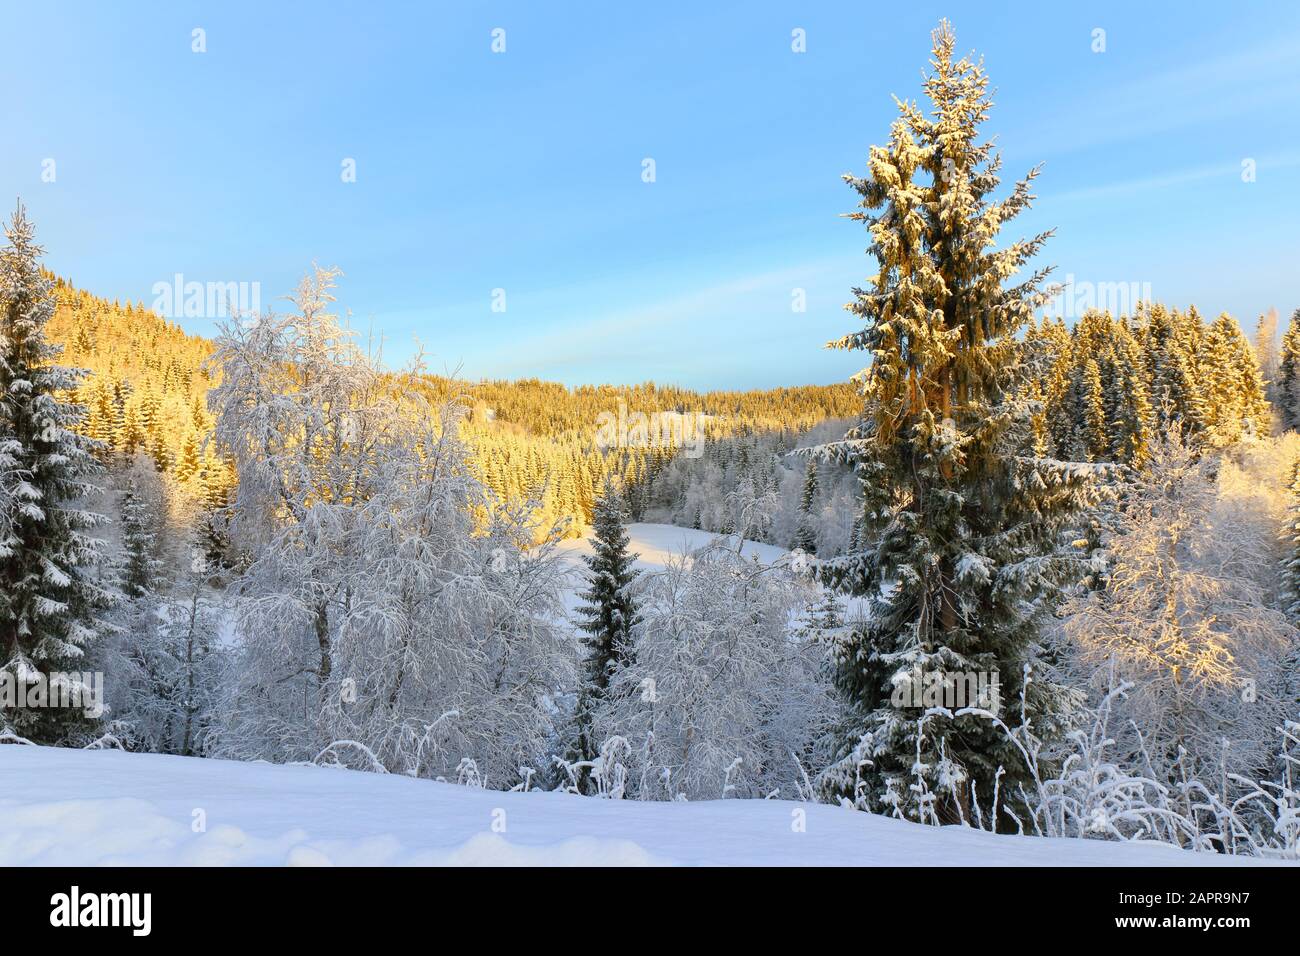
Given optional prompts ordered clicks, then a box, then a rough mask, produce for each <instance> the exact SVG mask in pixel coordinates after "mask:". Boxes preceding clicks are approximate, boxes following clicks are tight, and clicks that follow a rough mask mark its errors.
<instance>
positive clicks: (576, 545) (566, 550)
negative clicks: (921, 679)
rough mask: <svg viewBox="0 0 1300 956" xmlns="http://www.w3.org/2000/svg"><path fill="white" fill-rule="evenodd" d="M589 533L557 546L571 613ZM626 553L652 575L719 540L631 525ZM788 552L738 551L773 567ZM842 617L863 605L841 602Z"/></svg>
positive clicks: (766, 548)
mask: <svg viewBox="0 0 1300 956" xmlns="http://www.w3.org/2000/svg"><path fill="white" fill-rule="evenodd" d="M590 533H591V529H590V528H587V529H585V534H584V536H583V537H581V538H568V539H566V540H565V541H562V542H560V544H559V548H558V550H559V552H560V555H561V558H562V560H563V561H564V563H565V564H567V565H568V567H569V569H570V574H569V579H570V585H569V587H568V588H567V589H566V590H565V595H564V603H565V607H566V608H567V609H568V610H569V611H570V612H572V610H573V609H574V608H575V607H576V606H577V605H578V603H579V599H578V593H579V592H581V591H582V590H584V589H585V587H586V584H585V581H584V579H583V575H584V573H585V572H586V569H587V566H586V564H585V563H584V562H583V561H582V559H583V558H584V557H587V556H589V555H590V554H591V553H592V551H593V548H592V546H591V541H590V540H589V539H588V538H587V537H586V535H588V534H590ZM627 536H628V551H629V552H631V553H632V554H635V555H637V559H636V561H635V562H634V564H635V566H636V567H638V568H640V569H641V570H642V571H646V572H650V573H653V572H655V571H662V570H663V569H664V568H665V567H667V566H668V561H669V559H670V558H673V557H681V556H682V555H686V554H690V553H691V552H693V551H698V550H699V549H700V548H703V547H705V546H706V545H708V544H709V543H710V542H711V541H715V540H718V539H719V538H720V537H721V536H720V535H717V534H714V533H713V532H711V531H699V530H697V529H695V528H683V527H680V526H679V525H675V524H655V523H653V522H634V523H632V524H629V525H628V526H627ZM725 540H726V541H727V542H728V546H729V547H732V548H734V547H735V546H736V538H735V537H734V536H732V537H729V538H726V539H725ZM789 553H790V552H788V551H787V550H786V549H785V548H778V547H777V546H776V545H773V544H763V543H761V542H758V541H749V540H746V541H745V543H744V546H743V547H742V548H741V554H742V555H743V556H744V557H746V558H751V559H756V560H758V561H759V562H761V563H762V564H775V563H777V562H778V561H781V560H782V559H784V558H785V557H786V556H787V555H788V554H789ZM841 603H842V606H843V608H844V613H845V614H846V615H847V616H850V617H852V616H854V615H857V614H864V613H866V602H865V601H863V600H859V599H856V598H847V599H842V602H841Z"/></svg>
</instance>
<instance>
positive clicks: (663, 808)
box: [0, 745, 1253, 867]
mask: <svg viewBox="0 0 1300 956" xmlns="http://www.w3.org/2000/svg"><path fill="white" fill-rule="evenodd" d="M801 813H803V814H806V831H805V832H797V828H796V826H795V825H794V824H795V823H796V822H797V819H798V817H799V815H800V814H801ZM200 821H201V822H202V823H203V824H204V825H203V826H202V827H200V826H199V822H200ZM196 830H199V831H200V832H196ZM1233 862H1238V863H1249V862H1253V861H1248V860H1234V859H1233V858H1229V857H1224V856H1220V855H1217V854H1212V853H1200V854H1197V853H1189V852H1184V851H1181V850H1177V849H1173V848H1170V847H1161V846H1154V845H1135V844H1116V843H1105V842H1101V841H1092V840H1044V839H1037V838H1033V837H1014V836H995V835H992V834H988V833H981V832H978V831H975V830H970V829H962V828H957V827H945V828H942V829H938V828H933V827H924V826H920V825H917V824H912V823H904V822H902V821H899V820H890V819H886V818H884V817H877V816H871V815H869V814H865V813H857V812H853V811H849V810H844V809H840V808H837V807H831V806H823V805H816V804H800V803H792V802H789V801H783V800H766V801H760V800H725V801H723V800H714V801H708V802H701V803H636V802H629V801H609V800H597V799H594V798H589V797H578V796H572V795H569V794H562V793H543V792H536V791H534V792H532V793H501V792H497V791H491V790H476V789H470V788H468V787H460V786H456V785H455V784H447V783H437V782H433V781H429V780H414V779H410V778H407V777H398V776H385V775H380V774H370V773H361V772H357V771H351V770H339V769H325V768H320V767H304V766H275V765H272V764H265V763H236V762H231V761H225V760H205V759H198V758H193V757H169V756H161V755H156V754H129V753H122V752H120V751H86V750H63V749H57V748H50V747H31V746H21V745H0V867H4V866H13V865H21V864H30V865H73V866H81V865H286V864H287V865H329V864H339V865H386V864H415V865H439V864H451V865H457V864H461V865H469V864H473V865H494V864H495V865H642V864H702V865H709V864H716V865H856V866H864V865H865V866H871V865H882V864H892V865H912V866H940V865H949V864H962V865H976V866H999V865H1045V866H1050V865H1086V866H1130V865H1153V866H1166V865H1171V866H1177V865H1198V864H1200V865H1214V864H1230V863H1233Z"/></svg>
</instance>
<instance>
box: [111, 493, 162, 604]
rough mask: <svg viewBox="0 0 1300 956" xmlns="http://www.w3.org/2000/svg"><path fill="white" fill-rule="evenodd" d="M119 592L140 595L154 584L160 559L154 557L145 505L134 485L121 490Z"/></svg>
mask: <svg viewBox="0 0 1300 956" xmlns="http://www.w3.org/2000/svg"><path fill="white" fill-rule="evenodd" d="M121 519H122V593H123V594H125V595H126V596H127V597H129V598H132V599H138V598H142V597H144V596H145V595H146V594H147V593H149V592H150V591H152V590H153V589H154V587H155V582H156V578H157V577H158V571H159V568H160V562H159V561H158V559H157V558H155V557H154V550H155V540H156V536H155V534H154V529H153V523H152V520H151V516H150V513H149V507H148V505H147V504H146V503H145V501H144V499H143V498H142V496H141V494H140V490H139V488H137V487H134V486H133V487H128V488H127V489H126V490H125V491H123V492H122V500H121Z"/></svg>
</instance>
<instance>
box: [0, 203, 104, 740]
mask: <svg viewBox="0 0 1300 956" xmlns="http://www.w3.org/2000/svg"><path fill="white" fill-rule="evenodd" d="M5 235H6V236H7V237H8V240H9V244H8V245H7V246H6V247H5V248H4V249H3V250H0V444H3V446H4V447H5V448H6V449H8V454H9V457H11V459H12V465H11V469H12V474H13V475H14V476H15V477H16V479H17V480H16V483H15V484H14V486H13V496H14V499H15V500H14V506H13V509H12V515H11V518H10V521H9V525H8V527H7V528H6V529H5V530H6V534H5V536H4V538H3V540H0V657H3V659H4V660H5V662H6V663H5V664H4V665H3V668H4V670H6V671H8V672H10V673H12V674H13V675H14V678H15V680H16V682H17V683H19V684H23V685H28V684H35V683H37V682H38V681H41V682H44V683H46V684H48V675H50V674H66V675H69V677H68V679H67V681H66V683H61V686H60V687H59V688H57V690H59V691H60V693H61V694H62V693H66V694H67V695H68V696H66V697H63V696H60V703H62V704H64V706H49V705H52V704H54V703H55V701H54V700H53V699H51V700H48V701H47V706H44V707H31V708H28V707H15V708H12V709H9V708H6V709H5V710H4V711H3V713H2V714H0V723H7V724H9V725H10V726H11V727H12V728H13V729H14V731H15V732H16V733H18V734H20V735H21V736H24V737H27V738H29V739H31V740H35V741H37V742H39V743H65V742H70V741H72V740H74V739H75V738H76V737H77V736H78V734H80V733H84V732H86V731H88V730H89V729H90V727H91V725H92V723H93V721H92V719H91V718H90V716H89V715H88V713H87V711H86V710H85V709H84V708H83V707H72V706H66V705H67V704H68V703H70V702H76V701H78V700H81V701H83V702H85V703H86V705H87V706H91V704H90V702H89V700H88V699H87V698H85V697H83V696H81V695H84V694H85V693H87V691H88V689H87V688H86V687H85V686H84V684H82V682H81V681H79V680H77V679H76V678H75V677H74V676H72V675H75V674H76V673H79V672H84V671H87V670H90V669H91V668H90V666H89V665H88V660H89V658H88V652H90V651H91V650H92V649H93V647H94V645H95V643H96V640H97V637H98V634H99V631H98V628H97V625H96V622H95V613H96V611H97V610H100V609H103V608H105V607H107V606H108V605H109V604H110V603H111V602H112V596H111V594H110V592H108V591H107V590H106V589H104V588H102V587H101V586H100V585H99V584H98V583H97V582H96V581H95V580H94V579H93V578H92V576H91V573H90V572H91V569H92V568H93V566H94V565H96V564H97V563H98V561H99V559H100V542H99V541H98V540H97V539H96V538H94V537H92V536H91V535H90V534H89V533H88V532H89V531H90V529H91V528H93V527H95V526H96V525H97V524H99V523H101V522H102V520H103V519H102V517H101V516H99V515H96V514H93V513H90V512H88V511H86V510H83V509H81V508H78V507H77V504H76V503H77V501H78V500H79V499H83V498H86V497H88V496H90V495H91V494H93V493H95V492H97V490H98V489H97V488H96V487H95V486H94V484H93V482H94V479H95V478H96V477H97V476H98V475H99V474H100V471H101V469H100V466H99V465H98V463H97V462H96V461H95V458H94V455H93V453H92V448H91V443H90V441H89V440H88V439H84V438H82V437H80V436H79V435H77V434H76V432H74V431H73V428H74V426H75V425H76V424H77V422H78V421H79V420H80V418H81V414H82V409H81V407H80V406H79V405H75V404H72V403H70V402H67V401H64V400H63V399H62V398H61V396H62V395H66V394H68V393H70V392H72V391H73V390H74V389H75V388H76V387H77V385H78V384H79V382H80V381H81V377H82V376H81V373H80V372H79V371H78V370H76V369H71V368H65V367H63V366H61V365H59V364H57V359H58V356H59V348H58V347H57V346H54V345H52V344H50V343H49V342H48V341H47V340H46V338H45V326H46V323H48V322H49V320H50V318H51V316H52V315H53V314H54V298H53V295H52V286H53V283H52V281H51V280H50V279H48V278H46V276H45V275H43V274H42V272H41V268H40V264H39V260H40V256H41V252H42V250H41V248H40V246H38V245H36V243H35V238H34V231H33V228H32V224H31V222H30V221H28V219H27V215H26V211H25V210H24V209H23V207H22V205H21V204H20V205H19V206H18V209H17V211H16V212H15V213H14V215H13V218H12V220H11V221H10V223H9V224H8V226H6V228H5ZM42 675H44V676H42ZM51 690H52V691H54V690H56V688H51ZM74 695H76V696H74ZM25 696H26V695H25ZM54 696H55V694H54V693H51V695H50V697H51V698H53V697H54Z"/></svg>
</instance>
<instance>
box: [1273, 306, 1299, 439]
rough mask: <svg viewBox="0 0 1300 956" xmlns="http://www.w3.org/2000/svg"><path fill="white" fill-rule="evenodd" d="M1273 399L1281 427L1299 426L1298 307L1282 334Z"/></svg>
mask: <svg viewBox="0 0 1300 956" xmlns="http://www.w3.org/2000/svg"><path fill="white" fill-rule="evenodd" d="M1274 400H1275V401H1276V402H1277V407H1278V412H1279V414H1280V415H1281V418H1282V427H1283V428H1286V429H1290V430H1292V431H1294V430H1296V429H1298V428H1300V309H1296V310H1295V312H1293V313H1291V322H1290V323H1289V324H1288V325H1287V327H1286V333H1285V334H1284V335H1283V336H1282V352H1281V355H1280V357H1279V359H1278V376H1277V389H1276V392H1275V398H1274Z"/></svg>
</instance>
